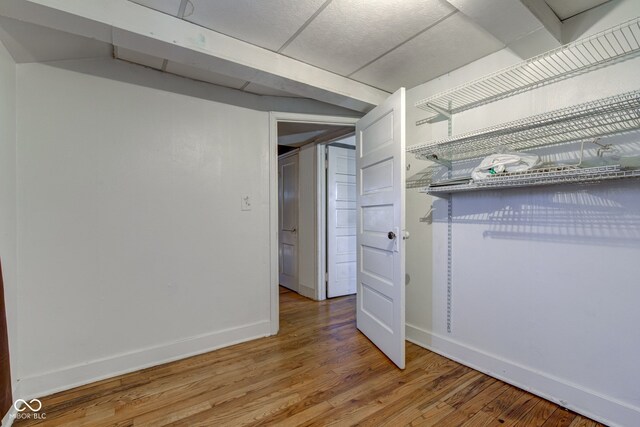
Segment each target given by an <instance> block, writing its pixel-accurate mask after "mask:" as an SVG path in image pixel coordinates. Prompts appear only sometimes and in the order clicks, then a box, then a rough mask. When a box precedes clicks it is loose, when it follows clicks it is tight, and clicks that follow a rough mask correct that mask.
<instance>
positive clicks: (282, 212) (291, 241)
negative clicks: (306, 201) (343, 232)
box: [278, 153, 298, 292]
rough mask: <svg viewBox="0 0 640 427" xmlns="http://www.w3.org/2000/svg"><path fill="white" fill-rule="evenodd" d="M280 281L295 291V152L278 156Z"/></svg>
mask: <svg viewBox="0 0 640 427" xmlns="http://www.w3.org/2000/svg"><path fill="white" fill-rule="evenodd" d="M278 222H279V233H278V242H279V243H278V246H279V247H278V249H279V250H278V252H279V261H280V268H279V272H280V277H279V278H280V284H281V285H282V286H284V287H286V288H289V289H291V290H292V291H295V292H298V153H295V154H293V155H289V156H285V157H283V158H280V159H278Z"/></svg>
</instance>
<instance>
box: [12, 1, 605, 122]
mask: <svg viewBox="0 0 640 427" xmlns="http://www.w3.org/2000/svg"><path fill="white" fill-rule="evenodd" d="M101 1H102V0H86V1H83V2H80V3H77V4H76V3H69V4H67V3H64V2H63V3H61V6H60V7H63V8H64V7H66V6H69V7H68V9H69V10H72V9H73V10H78V11H80V12H76V14H74V13H68V14H67V15H64V13H63V15H64V17H65V19H68V21H64V20H62V21H59V22H56V20H58V17H59V15H58V14H57V13H56V11H57V8H51V9H56V11H49V12H51V13H50V15H49V16H50V21H46V19H45V18H43V17H42V16H41V14H40V13H38V14H34V15H30V14H31V13H32V12H33V11H32V10H31V9H29V8H28V7H27V6H25V7H24V11H23V10H22V9H21V7H22V4H23V3H29V2H28V1H27V2H21V0H10V2H11V3H12V4H14V7H13V9H7V10H15V11H14V12H13V13H12V14H8V15H7V16H11V17H12V18H16V19H10V18H5V17H0V37H1V38H2V40H3V42H4V44H5V45H6V46H7V48H8V49H9V51H10V52H11V53H12V55H14V58H15V59H16V61H17V62H46V61H56V60H62V59H79V58H91V57H98V56H107V55H111V54H112V52H113V54H115V56H116V57H117V58H118V59H122V60H125V61H129V62H133V63H137V64H141V65H144V66H147V67H151V68H154V69H157V70H161V71H163V72H167V73H173V74H176V75H180V76H184V77H188V78H191V79H195V80H199V81H204V82H208V83H213V84H216V85H221V86H226V87H231V88H234V89H239V90H243V91H246V92H251V93H256V94H259V95H269V96H307V97H311V98H315V99H319V100H322V101H324V102H330V103H335V104H336V105H340V106H345V107H347V108H353V109H355V110H358V111H367V109H369V108H370V106H372V105H376V104H377V103H378V102H380V101H379V100H381V99H384V97H385V96H386V93H387V92H393V91H395V90H396V89H397V88H399V87H401V86H404V87H409V88H410V87H414V86H416V85H419V84H421V83H424V82H426V81H429V80H431V79H433V78H435V77H438V76H440V75H442V74H445V73H448V72H450V71H452V70H454V69H456V68H459V67H461V66H463V65H465V64H468V63H470V62H472V61H475V60H477V59H479V58H481V57H484V56H486V55H489V54H491V53H493V52H495V51H497V50H500V49H502V48H504V47H505V46H510V47H513V46H516V45H517V44H518V43H519V42H520V41H521V40H525V39H526V38H527V37H528V36H529V35H531V34H534V33H536V32H539V30H542V31H544V30H545V29H546V30H548V31H549V34H550V35H553V36H554V37H555V38H556V39H557V38H558V37H557V34H556V33H558V32H559V31H558V30H559V28H560V25H561V23H560V21H559V20H561V19H566V18H567V17H570V16H573V15H575V14H577V13H580V12H582V11H584V10H588V9H590V8H592V7H594V6H597V5H599V4H602V3H605V2H606V0H575V1H571V0H447V1H445V0H395V1H391V0H215V1H211V0H111V1H113V4H112V5H113V7H112V8H109V9H104V7H103V6H102V4H101ZM85 4H86V5H87V6H86V7H85V6H84V5H85ZM73 5H75V6H73ZM532 5H536V7H538V6H543V7H542V8H541V9H545V8H546V9H545V10H546V12H545V13H547V15H548V16H551V17H552V19H551V21H554V20H555V21H554V22H555V24H554V23H553V22H552V24H553V25H552V26H555V27H557V28H555V27H554V28H555V29H554V30H549V28H550V26H549V21H548V20H547V21H545V19H542V18H540V16H541V15H540V13H536V11H535V10H533V9H532ZM72 6H73V7H72ZM534 9H535V8H534ZM538 9H540V8H538ZM3 10H4V9H3ZM85 12H86V15H82V16H85V17H90V19H89V21H87V20H85V21H82V17H81V16H80V15H78V13H80V14H84V13H85ZM95 13H98V14H101V15H95ZM554 14H556V15H557V17H556V16H555V15H554ZM60 16H62V15H60ZM96 16H97V18H96ZM101 17H102V18H101ZM136 17H137V18H136ZM74 19H75V21H73V20H74ZM101 20H102V21H101ZM93 21H96V23H95V25H93V24H91V23H92V22H93ZM115 21H117V22H118V25H119V26H117V25H115V24H113V22H115ZM30 22H32V23H30ZM71 22H73V23H74V25H76V27H75V28H73V29H72V27H71V26H70V25H69V24H70V23H71ZM49 23H50V24H51V25H49ZM137 23H140V24H139V27H137V26H136V25H138V24H137ZM34 24H38V25H34ZM192 24H194V25H192ZM41 25H44V26H41ZM91 25H93V26H92V27H91ZM125 27H126V29H125ZM200 27H206V28H207V30H203V29H202V28H200ZM105 30H108V31H105ZM65 31H69V33H67V32H65ZM72 31H74V32H75V33H74V34H71V32H72ZM138 31H139V32H138ZM150 31H154V32H155V31H158V32H159V33H161V34H160V35H159V36H158V35H156V34H155V33H154V32H150ZM205 34H206V39H205ZM196 39H197V40H196ZM234 39H235V40H234ZM158 42H160V43H158ZM110 43H113V44H114V45H115V46H112V45H111V44H110ZM162 43H163V44H162ZM207 43H208V44H207ZM173 45H176V46H178V47H177V48H176V49H177V50H176V49H173V50H172V46H173ZM123 46H127V47H129V49H125V48H124V47H123ZM180 49H182V50H180ZM213 52H215V54H213ZM538 53H539V52H538ZM167 58H171V59H167ZM203 58H204V59H203ZM205 59H206V60H205ZM296 94H297V95H296Z"/></svg>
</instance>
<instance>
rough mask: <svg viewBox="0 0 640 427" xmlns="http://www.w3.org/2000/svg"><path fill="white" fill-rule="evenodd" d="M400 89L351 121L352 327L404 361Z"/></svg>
mask: <svg viewBox="0 0 640 427" xmlns="http://www.w3.org/2000/svg"><path fill="white" fill-rule="evenodd" d="M404 180H405V90H404V88H400V89H399V90H398V91H397V92H396V93H394V94H393V95H391V96H390V97H389V98H388V99H387V100H386V101H385V102H384V103H383V104H381V105H379V106H377V107H376V108H374V109H373V110H372V111H371V112H369V113H368V114H367V115H366V116H364V117H363V118H362V119H360V120H359V121H358V123H357V124H356V191H357V202H356V224H357V228H356V245H357V261H356V263H357V286H358V289H357V294H358V295H357V309H356V315H357V326H358V329H359V330H360V331H362V333H364V334H365V335H366V336H367V337H368V338H369V339H370V340H371V341H372V342H373V343H374V344H375V345H376V346H378V348H379V349H380V350H382V352H383V353H384V354H386V355H387V356H388V357H389V359H391V361H393V362H394V363H395V364H396V365H398V367H399V368H401V369H404V359H405V351H404V348H405V256H404V246H405V245H404V239H403V237H404V232H405V219H404V212H405V193H404V190H405V189H404V185H405V184H404Z"/></svg>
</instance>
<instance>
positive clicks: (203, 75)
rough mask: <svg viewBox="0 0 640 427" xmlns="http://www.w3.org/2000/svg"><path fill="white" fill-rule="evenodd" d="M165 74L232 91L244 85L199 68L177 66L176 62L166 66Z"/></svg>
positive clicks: (240, 81) (234, 79)
mask: <svg viewBox="0 0 640 427" xmlns="http://www.w3.org/2000/svg"><path fill="white" fill-rule="evenodd" d="M166 71H167V73H171V74H177V75H179V76H182V77H188V78H190V79H193V80H199V81H202V82H207V83H212V84H214V85H218V86H226V87H230V88H234V89H240V88H241V87H242V86H244V84H245V83H246V81H245V80H241V79H236V78H233V77H228V76H224V75H222V74H218V73H215V72H213V71H208V70H203V69H200V68H194V67H190V66H188V65H183V64H179V63H177V62H169V63H168V64H167V69H166Z"/></svg>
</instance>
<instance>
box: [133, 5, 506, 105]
mask: <svg viewBox="0 0 640 427" xmlns="http://www.w3.org/2000/svg"><path fill="white" fill-rule="evenodd" d="M131 1H133V2H135V3H138V4H141V5H143V6H146V7H149V8H152V9H155V10H158V11H161V12H164V13H168V14H170V15H173V16H176V17H178V18H182V19H184V20H186V21H189V22H192V23H195V24H197V25H200V26H203V27H206V28H208V29H210V30H213V31H216V32H219V33H223V34H225V35H228V36H231V37H234V38H237V39H240V40H243V41H246V42H249V43H252V44H254V45H257V46H260V47H263V48H266V49H269V50H272V51H274V52H279V53H281V54H283V55H286V56H288V57H291V58H293V59H296V60H299V61H302V62H305V63H308V64H311V65H313V66H316V67H319V68H322V69H324V70H327V71H331V72H333V73H336V74H338V75H341V76H344V77H348V78H351V79H353V80H356V81H359V82H362V83H365V84H368V85H371V86H374V87H376V88H379V89H382V90H385V91H387V92H393V91H395V90H396V89H397V88H399V87H400V86H405V87H412V86H415V85H418V84H420V83H424V82H426V81H428V80H430V79H432V78H434V77H437V76H439V75H441V74H443V73H446V72H448V71H451V70H453V69H455V68H458V67H460V66H462V65H464V64H467V63H469V62H472V61H474V60H476V59H478V58H481V57H483V56H485V55H488V54H490V53H492V52H495V51H497V50H499V49H501V48H503V47H504V46H505V44H504V43H502V42H501V41H499V40H498V39H496V38H495V37H494V36H493V35H492V34H491V33H489V32H487V31H485V30H483V29H482V28H481V27H480V26H479V25H478V24H477V23H475V22H473V21H471V20H469V19H466V18H465V16H464V15H463V14H462V13H460V12H459V11H458V10H457V9H456V8H455V7H453V6H452V5H451V4H449V3H448V2H446V1H444V0H402V1H388V0H305V1H300V0H270V1H256V0H216V1H210V0H188V1H187V0H131ZM510 1H511V0H510ZM199 80H203V79H202V78H200V79H199ZM247 83H248V82H247ZM249 86H254V84H253V83H251V84H250V85H249Z"/></svg>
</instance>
